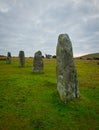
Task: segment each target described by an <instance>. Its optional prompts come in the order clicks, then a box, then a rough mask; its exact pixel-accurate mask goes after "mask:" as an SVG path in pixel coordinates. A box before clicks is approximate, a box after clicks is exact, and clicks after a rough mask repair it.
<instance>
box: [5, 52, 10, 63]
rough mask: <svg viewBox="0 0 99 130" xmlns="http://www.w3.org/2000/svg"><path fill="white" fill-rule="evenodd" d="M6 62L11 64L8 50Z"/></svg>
mask: <svg viewBox="0 0 99 130" xmlns="http://www.w3.org/2000/svg"><path fill="white" fill-rule="evenodd" d="M6 63H7V64H11V53H10V52H8V53H7V58H6Z"/></svg>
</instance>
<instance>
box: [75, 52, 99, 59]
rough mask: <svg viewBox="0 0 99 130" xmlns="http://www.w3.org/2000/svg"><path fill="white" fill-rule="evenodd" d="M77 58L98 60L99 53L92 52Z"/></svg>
mask: <svg viewBox="0 0 99 130" xmlns="http://www.w3.org/2000/svg"><path fill="white" fill-rule="evenodd" d="M77 59H86V60H92V59H93V60H99V53H92V54H87V55H83V56H80V57H77Z"/></svg>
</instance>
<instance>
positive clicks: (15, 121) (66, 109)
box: [0, 58, 99, 130]
mask: <svg viewBox="0 0 99 130" xmlns="http://www.w3.org/2000/svg"><path fill="white" fill-rule="evenodd" d="M32 62H33V61H32V58H27V59H26V64H25V67H24V68H20V67H19V61H18V59H15V58H14V59H12V63H11V64H10V65H9V64H6V62H5V61H0V130H99V102H98V97H99V95H98V94H99V65H97V62H98V61H96V60H95V61H94V60H75V64H76V68H77V73H78V80H79V88H80V98H78V99H76V100H73V101H71V102H70V103H68V104H66V105H64V104H63V103H62V102H61V101H60V98H59V95H58V93H57V84H56V62H55V59H44V73H42V74H34V73H32Z"/></svg>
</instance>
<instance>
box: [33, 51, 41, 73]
mask: <svg viewBox="0 0 99 130" xmlns="http://www.w3.org/2000/svg"><path fill="white" fill-rule="evenodd" d="M33 72H37V73H38V72H40V73H41V72H43V59H42V52H41V51H38V52H36V53H35V55H34V63H33Z"/></svg>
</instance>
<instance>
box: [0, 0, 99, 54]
mask: <svg viewBox="0 0 99 130" xmlns="http://www.w3.org/2000/svg"><path fill="white" fill-rule="evenodd" d="M61 33H67V34H68V35H69V37H70V39H71V41H72V45H73V52H74V56H78V55H84V54H88V53H94V52H99V0H0V54H2V55H7V52H8V51H10V52H11V54H12V55H13V56H17V55H18V54H19V51H20V50H23V51H25V55H26V56H33V55H34V53H35V52H36V51H38V50H41V51H42V53H43V55H45V54H52V55H54V54H56V45H57V39H58V35H59V34H61Z"/></svg>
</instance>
